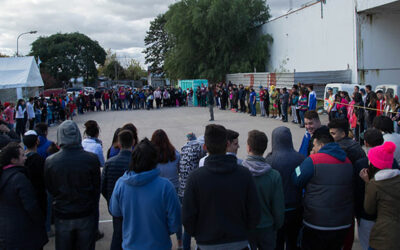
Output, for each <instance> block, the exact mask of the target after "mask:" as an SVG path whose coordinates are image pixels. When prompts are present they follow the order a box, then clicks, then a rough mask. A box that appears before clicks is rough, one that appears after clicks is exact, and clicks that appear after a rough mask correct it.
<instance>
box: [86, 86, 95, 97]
mask: <svg viewBox="0 0 400 250" xmlns="http://www.w3.org/2000/svg"><path fill="white" fill-rule="evenodd" d="M83 92H84V93H85V95H90V94H92V95H94V93H95V92H96V90H95V89H94V88H92V87H84V88H83Z"/></svg>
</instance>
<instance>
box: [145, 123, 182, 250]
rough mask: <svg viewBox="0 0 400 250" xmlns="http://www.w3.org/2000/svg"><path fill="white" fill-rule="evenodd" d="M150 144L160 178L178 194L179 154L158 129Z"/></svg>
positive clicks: (177, 236)
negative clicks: (155, 157)
mask: <svg viewBox="0 0 400 250" xmlns="http://www.w3.org/2000/svg"><path fill="white" fill-rule="evenodd" d="M151 142H152V143H153V144H154V146H155V147H156V149H157V153H158V158H157V168H158V169H160V176H161V177H164V178H167V179H168V180H169V181H170V182H171V183H172V184H173V185H174V187H175V190H176V192H177V193H178V189H179V177H178V169H179V160H180V154H179V152H178V151H177V150H176V149H175V147H174V146H173V145H172V144H171V142H170V141H169V138H168V136H167V134H166V133H165V131H164V130H162V129H158V130H156V131H154V133H153V135H152V137H151ZM176 238H177V240H178V247H182V228H181V229H180V230H179V231H178V232H177V234H176Z"/></svg>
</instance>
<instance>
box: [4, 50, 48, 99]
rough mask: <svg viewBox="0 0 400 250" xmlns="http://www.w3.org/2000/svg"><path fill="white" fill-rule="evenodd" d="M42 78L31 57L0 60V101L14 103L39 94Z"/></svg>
mask: <svg viewBox="0 0 400 250" xmlns="http://www.w3.org/2000/svg"><path fill="white" fill-rule="evenodd" d="M43 86H44V84H43V80H42V76H41V75H40V71H39V67H38V65H37V63H36V61H35V58H34V57H33V56H28V57H5V58H0V100H1V101H3V102H4V101H15V100H16V99H20V98H24V97H25V98H26V97H30V96H32V95H37V94H38V93H39V87H43Z"/></svg>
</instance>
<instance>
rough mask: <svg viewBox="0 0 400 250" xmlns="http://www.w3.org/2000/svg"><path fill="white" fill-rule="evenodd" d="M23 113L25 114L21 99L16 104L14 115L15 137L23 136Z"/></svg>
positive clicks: (23, 102)
mask: <svg viewBox="0 0 400 250" xmlns="http://www.w3.org/2000/svg"><path fill="white" fill-rule="evenodd" d="M25 112H26V107H25V101H24V100H23V99H19V100H18V102H17V108H16V113H15V120H16V128H15V132H17V135H18V136H19V137H21V136H22V135H23V134H25V121H24V119H25Z"/></svg>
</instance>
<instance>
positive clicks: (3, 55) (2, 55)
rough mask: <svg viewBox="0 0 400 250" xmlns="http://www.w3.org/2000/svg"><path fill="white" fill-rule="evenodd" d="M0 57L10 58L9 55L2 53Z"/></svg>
mask: <svg viewBox="0 0 400 250" xmlns="http://www.w3.org/2000/svg"><path fill="white" fill-rule="evenodd" d="M0 57H9V56H7V55H5V54H2V53H0Z"/></svg>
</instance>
